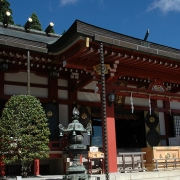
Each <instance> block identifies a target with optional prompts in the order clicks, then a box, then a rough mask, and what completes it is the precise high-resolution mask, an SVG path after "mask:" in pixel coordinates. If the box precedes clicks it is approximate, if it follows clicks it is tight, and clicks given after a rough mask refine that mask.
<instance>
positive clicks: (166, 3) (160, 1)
mask: <svg viewBox="0 0 180 180" xmlns="http://www.w3.org/2000/svg"><path fill="white" fill-rule="evenodd" d="M154 9H159V10H161V11H162V12H163V13H168V12H169V11H176V12H180V0H154V2H153V3H152V4H151V5H150V6H149V8H148V11H151V10H154Z"/></svg>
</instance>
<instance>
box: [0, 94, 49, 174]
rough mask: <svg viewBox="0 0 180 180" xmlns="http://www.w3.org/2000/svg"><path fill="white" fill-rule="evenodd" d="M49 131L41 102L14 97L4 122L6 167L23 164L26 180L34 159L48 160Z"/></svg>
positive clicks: (0, 148) (0, 144) (0, 142)
mask: <svg viewBox="0 0 180 180" xmlns="http://www.w3.org/2000/svg"><path fill="white" fill-rule="evenodd" d="M49 134H50V131H49V127H48V123H47V118H46V114H45V112H44V110H43V108H42V106H41V103H40V102H39V100H37V98H35V97H34V96H30V95H16V96H12V97H11V98H10V99H9V101H8V102H7V103H6V105H5V108H4V109H3V113H2V117H1V119H0V153H1V154H0V156H1V157H3V161H4V163H7V164H8V163H12V162H17V161H19V162H21V163H22V176H23V177H26V176H27V173H28V170H29V168H28V167H30V165H31V163H32V161H33V160H34V159H42V158H46V157H48V152H49V147H48V143H49Z"/></svg>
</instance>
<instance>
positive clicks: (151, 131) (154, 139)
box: [144, 111, 160, 147]
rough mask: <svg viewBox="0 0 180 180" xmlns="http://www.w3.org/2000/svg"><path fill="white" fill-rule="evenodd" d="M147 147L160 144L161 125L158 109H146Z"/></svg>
mask: <svg viewBox="0 0 180 180" xmlns="http://www.w3.org/2000/svg"><path fill="white" fill-rule="evenodd" d="M144 119H145V130H146V144H147V147H153V146H160V125H159V115H158V112H157V111H151V114H150V112H149V111H144Z"/></svg>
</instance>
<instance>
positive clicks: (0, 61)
mask: <svg viewBox="0 0 180 180" xmlns="http://www.w3.org/2000/svg"><path fill="white" fill-rule="evenodd" d="M28 60H29V63H28ZM28 68H29V70H30V75H29V78H28V73H27V69H28ZM179 77H180V50H179V49H175V48H171V47H167V46H165V45H160V44H156V43H153V42H149V41H147V40H143V39H137V38H134V37H130V36H127V35H123V34H120V33H116V32H113V31H110V30H107V29H103V28H100V27H97V26H93V25H91V24H88V23H85V22H82V21H79V20H76V21H75V22H74V23H73V24H72V25H71V26H70V28H69V29H68V30H67V31H66V32H65V33H64V34H63V35H62V36H61V35H57V34H51V33H48V32H39V31H35V30H31V29H30V30H28V31H27V30H26V29H24V28H22V27H17V26H12V25H8V26H7V27H4V26H3V24H0V115H1V113H2V110H3V108H4V105H5V103H6V102H7V101H8V99H9V98H10V97H11V96H12V95H18V94H27V91H28V87H29V91H30V94H31V95H33V96H36V97H37V98H38V99H39V100H40V102H41V103H42V106H43V108H44V110H45V112H46V114H47V118H48V123H49V128H50V131H51V135H50V144H49V147H50V152H49V155H50V158H49V159H46V160H42V161H40V167H41V169H40V171H41V172H40V173H41V174H42V173H43V172H46V173H49V174H63V173H65V171H66V166H67V163H66V162H65V161H64V158H63V157H64V154H65V152H64V150H63V148H64V146H65V145H66V142H65V140H63V139H60V137H59V128H58V125H59V124H63V125H65V126H67V125H68V123H70V122H71V121H72V119H71V117H72V110H73V108H74V107H77V108H78V109H79V112H80V119H79V121H80V122H81V123H82V124H83V125H84V126H86V125H87V123H89V122H90V123H91V124H92V127H93V131H92V136H91V138H90V139H89V138H87V137H86V138H85V142H84V143H85V144H86V145H87V146H98V147H99V149H101V151H102V152H104V154H105V161H104V163H105V164H106V163H107V164H108V166H107V167H106V168H105V170H106V171H108V172H109V173H113V172H117V171H118V168H117V154H118V153H119V152H127V151H140V150H141V149H142V148H146V147H153V146H169V145H171V140H172V139H173V138H177V141H176V143H177V144H176V145H180V144H178V143H179V141H178V136H179V135H180V103H179V101H180V94H179V93H180V79H179ZM28 81H29V83H28ZM57 165H58V166H57ZM12 166H13V165H12ZM7 167H9V168H10V165H7ZM59 167H61V168H59ZM7 171H8V173H10V170H9V169H7Z"/></svg>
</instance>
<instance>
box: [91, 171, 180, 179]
mask: <svg viewBox="0 0 180 180" xmlns="http://www.w3.org/2000/svg"><path fill="white" fill-rule="evenodd" d="M91 180H106V178H105V174H101V175H99V174H97V175H92V176H91ZM110 180H180V170H166V171H151V172H149V171H148V172H132V173H110Z"/></svg>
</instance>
